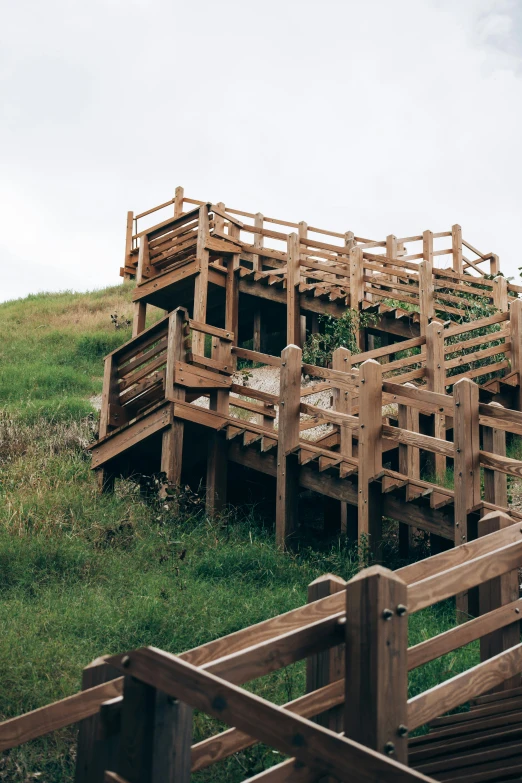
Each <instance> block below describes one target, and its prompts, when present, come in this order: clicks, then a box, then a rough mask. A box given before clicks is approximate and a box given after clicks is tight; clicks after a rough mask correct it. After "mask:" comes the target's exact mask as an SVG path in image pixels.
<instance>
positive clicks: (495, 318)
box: [444, 313, 509, 337]
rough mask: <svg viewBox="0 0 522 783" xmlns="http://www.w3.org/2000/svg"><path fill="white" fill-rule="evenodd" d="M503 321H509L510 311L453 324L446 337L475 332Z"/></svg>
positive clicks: (446, 332) (445, 334)
mask: <svg viewBox="0 0 522 783" xmlns="http://www.w3.org/2000/svg"><path fill="white" fill-rule="evenodd" d="M503 321H509V313H495V315H490V316H489V317H488V318H481V319H479V320H478V321H472V322H471V323H465V324H460V325H459V326H451V327H450V328H449V329H447V330H446V331H445V333H444V337H453V336H454V335H456V334H463V333H464V332H473V331H475V329H484V328H485V327H486V326H492V325H493V324H500V323H502V322H503Z"/></svg>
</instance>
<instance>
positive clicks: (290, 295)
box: [286, 233, 301, 346]
mask: <svg viewBox="0 0 522 783" xmlns="http://www.w3.org/2000/svg"><path fill="white" fill-rule="evenodd" d="M287 247H288V250H287V256H288V258H287V270H288V271H287V276H286V303H287V316H286V317H287V327H286V342H287V344H288V345H298V346H300V345H301V311H300V304H299V281H300V264H299V237H298V235H297V234H295V233H294V234H289V235H288V240H287Z"/></svg>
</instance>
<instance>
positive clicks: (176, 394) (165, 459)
mask: <svg viewBox="0 0 522 783" xmlns="http://www.w3.org/2000/svg"><path fill="white" fill-rule="evenodd" d="M187 321H188V313H187V311H186V310H185V308H184V307H178V308H177V309H176V310H174V312H172V313H171V314H170V316H169V328H168V344H167V367H166V371H165V397H166V399H167V400H170V401H171V402H183V401H184V399H185V389H184V387H182V386H176V384H175V367H176V362H183V361H185V358H186V349H185V336H186V335H185V331H186V328H185V325H186V324H187ZM195 334H196V333H195ZM184 428H185V424H184V422H183V421H182V420H181V419H174V420H173V421H172V424H171V425H170V427H167V428H166V429H165V431H164V433H163V438H162V445H161V472H162V473H165V477H166V482H167V486H171V487H177V486H179V484H180V482H181V467H182V460H183V432H184ZM167 486H165V487H163V489H162V494H163V495H164V494H166V490H167Z"/></svg>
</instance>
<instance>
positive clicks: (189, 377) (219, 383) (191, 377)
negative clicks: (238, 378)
mask: <svg viewBox="0 0 522 783" xmlns="http://www.w3.org/2000/svg"><path fill="white" fill-rule="evenodd" d="M175 383H176V385H178V386H187V387H189V388H197V389H214V388H216V389H220V388H222V389H229V388H230V386H231V383H232V381H231V380H230V378H229V377H228V376H227V375H220V374H219V373H217V372H212V370H205V369H204V368H203V367H196V366H195V365H193V364H188V363H187V362H181V361H177V362H176V363H175Z"/></svg>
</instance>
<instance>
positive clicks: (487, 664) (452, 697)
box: [408, 644, 522, 731]
mask: <svg viewBox="0 0 522 783" xmlns="http://www.w3.org/2000/svg"><path fill="white" fill-rule="evenodd" d="M521 670H522V644H517V645H516V646H515V647H512V648H511V649H510V650H506V651H505V652H502V653H499V654H498V655H496V656H495V657H494V658H490V659H489V660H488V661H484V662H483V663H479V664H478V665H477V666H474V667H473V668H472V669H468V671H465V672H463V673H462V674H458V675H457V676H456V677H452V678H451V679H450V680H446V682H443V683H440V684H439V685H435V686H434V687H433V688H431V689H430V690H428V691H425V692H424V693H421V694H420V695H419V696H415V697H414V698H413V699H410V700H409V701H408V727H409V729H410V731H411V730H412V729H416V728H418V727H419V726H423V725H424V724H425V723H428V721H430V720H433V718H436V717H437V716H438V715H442V714H443V713H446V712H449V711H450V710H452V709H454V708H455V707H458V706H459V705H461V704H465V703H466V702H467V701H469V700H470V699H472V698H474V697H475V696H480V695H481V694H483V693H486V692H487V691H490V690H491V689H492V688H494V687H496V686H498V685H501V684H502V683H503V682H504V680H506V679H509V678H510V677H513V676H514V675H516V674H517V673H519V672H520V671H521Z"/></svg>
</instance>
